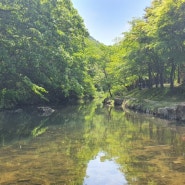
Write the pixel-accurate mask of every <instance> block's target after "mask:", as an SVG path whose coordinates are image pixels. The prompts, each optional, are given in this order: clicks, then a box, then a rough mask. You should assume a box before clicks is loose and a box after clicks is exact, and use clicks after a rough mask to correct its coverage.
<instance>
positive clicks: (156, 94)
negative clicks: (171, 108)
mask: <svg viewBox="0 0 185 185" xmlns="http://www.w3.org/2000/svg"><path fill="white" fill-rule="evenodd" d="M125 96H126V97H128V98H137V99H148V100H152V101H164V102H171V103H179V102H185V87H183V86H176V87H174V89H171V88H170V87H169V86H168V85H165V87H164V88H152V89H141V90H139V89H134V90H132V91H129V92H127V93H125Z"/></svg>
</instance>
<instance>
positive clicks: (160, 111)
mask: <svg viewBox="0 0 185 185" xmlns="http://www.w3.org/2000/svg"><path fill="white" fill-rule="evenodd" d="M157 115H158V116H159V117H162V118H168V111H167V109H166V107H164V108H158V109H157Z"/></svg>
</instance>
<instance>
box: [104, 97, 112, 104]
mask: <svg viewBox="0 0 185 185" xmlns="http://www.w3.org/2000/svg"><path fill="white" fill-rule="evenodd" d="M103 104H105V105H112V100H111V99H110V98H105V99H104V100H103Z"/></svg>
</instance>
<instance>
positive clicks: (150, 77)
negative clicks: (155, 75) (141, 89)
mask: <svg viewBox="0 0 185 185" xmlns="http://www.w3.org/2000/svg"><path fill="white" fill-rule="evenodd" d="M148 88H149V89H151V88H152V68H151V65H150V64H148Z"/></svg>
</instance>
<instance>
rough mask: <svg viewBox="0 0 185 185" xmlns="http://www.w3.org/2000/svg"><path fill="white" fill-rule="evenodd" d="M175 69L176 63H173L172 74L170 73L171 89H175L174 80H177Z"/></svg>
mask: <svg viewBox="0 0 185 185" xmlns="http://www.w3.org/2000/svg"><path fill="white" fill-rule="evenodd" d="M175 69H176V65H175V64H174V61H173V60H172V61H171V72H170V88H171V89H173V88H174V79H175Z"/></svg>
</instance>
